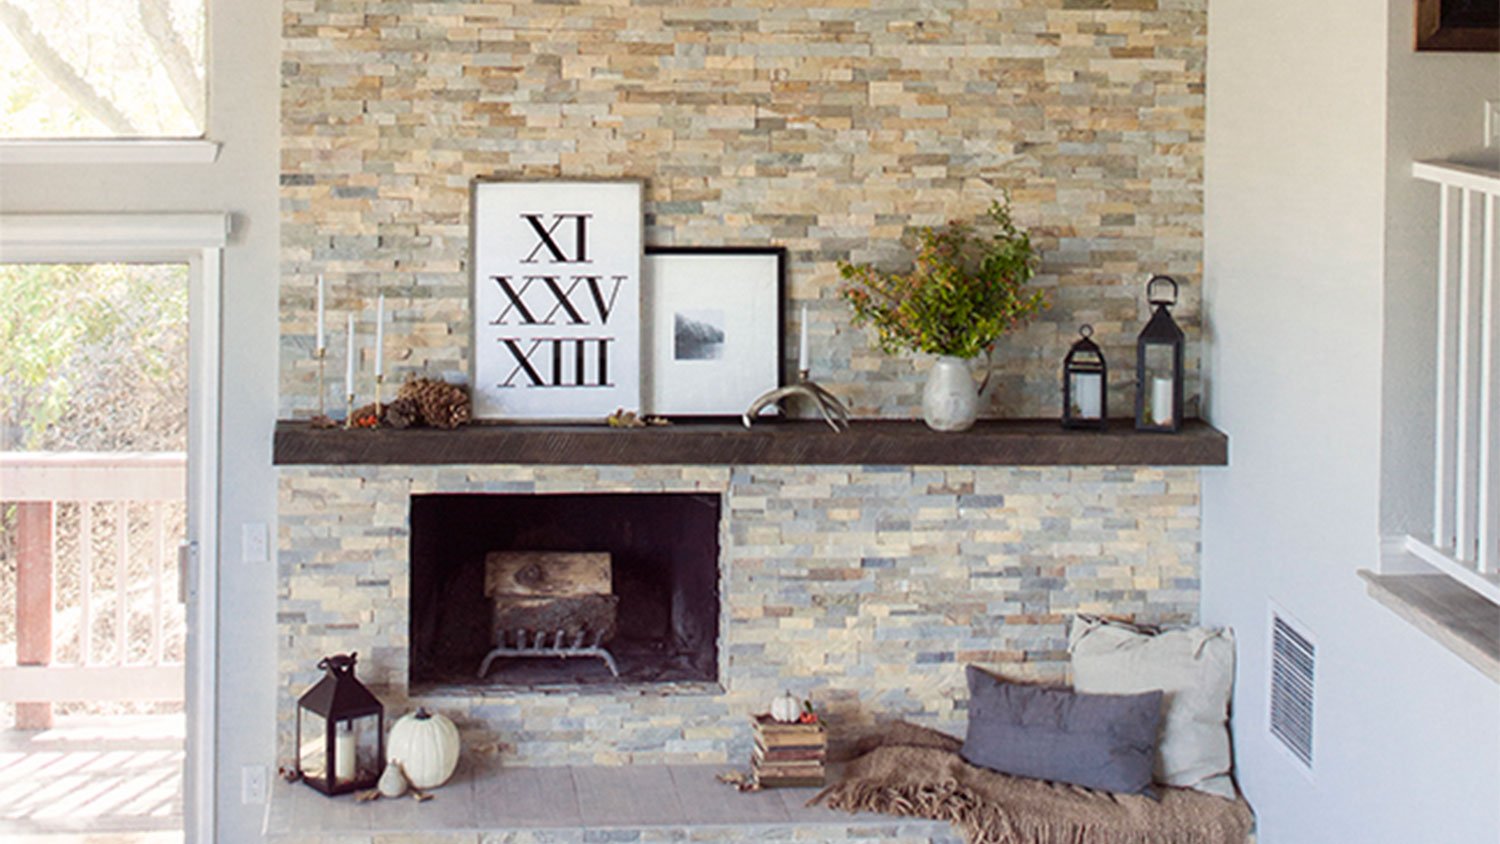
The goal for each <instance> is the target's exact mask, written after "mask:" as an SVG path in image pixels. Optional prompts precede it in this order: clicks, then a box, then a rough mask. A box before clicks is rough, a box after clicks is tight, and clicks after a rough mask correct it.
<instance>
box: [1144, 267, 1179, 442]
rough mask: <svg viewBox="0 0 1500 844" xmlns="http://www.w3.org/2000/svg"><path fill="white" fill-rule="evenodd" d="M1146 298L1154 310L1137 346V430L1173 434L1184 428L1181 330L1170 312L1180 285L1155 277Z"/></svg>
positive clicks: (1147, 287)
mask: <svg viewBox="0 0 1500 844" xmlns="http://www.w3.org/2000/svg"><path fill="white" fill-rule="evenodd" d="M1167 285H1171V287H1172V292H1171V297H1170V298H1167V296H1166V286H1167ZM1146 299H1147V300H1148V301H1149V302H1150V303H1151V304H1152V306H1153V307H1154V308H1155V310H1154V311H1152V313H1151V319H1150V320H1149V321H1147V323H1146V327H1145V328H1143V329H1141V336H1140V337H1139V338H1138V339H1137V340H1136V344H1135V429H1136V430H1137V431H1166V432H1173V431H1177V430H1179V429H1181V428H1182V339H1183V338H1182V329H1181V328H1178V327H1177V323H1176V322H1174V321H1173V320H1172V314H1171V312H1170V311H1169V310H1168V308H1170V307H1172V306H1173V305H1175V304H1177V282H1176V281H1175V280H1173V279H1172V278H1171V277H1169V276H1164V275H1158V276H1152V277H1151V280H1150V281H1148V282H1146Z"/></svg>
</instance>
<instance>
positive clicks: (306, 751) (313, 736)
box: [297, 654, 385, 795]
mask: <svg viewBox="0 0 1500 844" xmlns="http://www.w3.org/2000/svg"><path fill="white" fill-rule="evenodd" d="M356 656H357V654H348V655H345V654H338V655H335V656H329V657H324V658H323V660H322V661H321V662H319V663H318V667H319V668H321V669H323V670H324V671H325V672H326V673H325V674H324V675H323V679H321V680H319V681H318V683H317V685H315V686H313V687H312V688H311V689H308V690H307V693H306V694H304V695H303V696H302V697H301V698H300V699H299V700H298V701H297V773H298V774H300V775H301V777H302V781H303V782H305V783H307V784H308V785H310V786H312V787H313V788H315V789H317V790H318V791H321V792H323V793H324V794H328V795H334V794H346V793H348V792H350V791H354V790H356V789H364V788H373V787H374V786H375V783H376V781H377V780H379V778H380V771H381V767H382V763H383V762H384V761H385V707H383V706H381V705H380V701H378V700H376V699H375V696H374V695H372V694H370V690H369V689H367V688H365V686H364V684H363V683H361V682H359V680H357V679H356V678H355V677H354V661H355V657H356Z"/></svg>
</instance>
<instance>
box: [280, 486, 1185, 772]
mask: <svg viewBox="0 0 1500 844" xmlns="http://www.w3.org/2000/svg"><path fill="white" fill-rule="evenodd" d="M280 475H281V479H280V524H279V538H278V542H279V553H278V565H279V582H278V593H279V594H278V615H277V619H278V631H279V636H278V639H279V641H280V644H281V647H280V654H279V673H280V676H281V677H282V678H283V682H282V688H281V698H280V707H279V724H280V748H281V752H282V754H283V755H284V756H288V757H289V754H290V748H291V744H292V742H291V729H292V718H293V713H294V708H293V704H294V701H295V698H296V695H297V694H299V693H300V692H301V691H302V690H303V689H305V688H306V687H307V686H309V685H311V683H313V682H314V681H315V680H316V679H317V676H318V672H317V670H316V664H317V661H318V659H319V658H320V657H321V656H323V655H325V654H328V653H335V652H347V651H351V650H352V651H358V652H359V654H360V676H361V678H363V679H364V680H365V681H366V682H367V683H370V684H372V685H373V686H374V687H376V689H377V691H378V693H379V694H380V695H381V696H382V699H383V700H385V701H386V703H387V705H388V706H389V707H390V708H391V709H392V710H394V711H401V710H404V709H406V708H408V707H411V706H412V705H413V704H414V701H413V700H412V699H411V696H410V693H409V689H408V688H407V685H406V675H407V670H406V669H407V658H408V655H407V645H408V624H407V618H408V598H409V591H410V590H409V579H408V575H407V559H408V550H409V542H410V536H409V532H408V526H407V511H408V506H409V505H408V498H409V496H410V495H412V494H422V493H430V492H509V493H530V492H538V493H544V492H609V491H618V492H687V491H692V492H715V493H719V494H721V495H723V496H724V499H723V512H724V518H723V522H722V534H721V546H722V548H721V563H720V566H721V569H720V578H721V580H720V590H719V592H720V595H721V600H722V601H723V605H722V607H721V614H720V617H721V630H720V642H719V648H720V678H719V683H717V684H712V683H710V684H699V685H695V686H678V687H674V688H672V689H667V690H663V689H658V688H654V687H643V688H631V687H626V688H617V689H613V690H609V691H600V690H598V689H590V690H587V691H570V692H555V693H540V692H520V691H514V690H512V691H504V690H493V691H487V692H484V693H482V694H481V693H473V694H468V695H465V694H458V695H456V696H455V695H451V694H445V695H443V696H441V697H429V698H423V699H421V702H423V703H426V704H427V705H429V706H435V707H437V708H439V709H440V710H441V711H443V712H444V713H445V714H448V715H450V716H452V717H454V718H455V719H456V720H457V721H458V722H459V723H460V726H461V729H462V730H463V731H464V733H465V737H466V741H467V742H468V743H469V746H470V747H471V748H480V747H482V746H485V745H491V744H493V745H495V746H498V747H499V748H501V751H500V752H501V753H502V754H503V758H504V759H505V760H506V761H516V762H520V763H530V764H547V765H558V764H580V765H587V764H629V763H649V764H663V763H687V762H715V763H738V762H739V761H741V760H743V759H745V758H747V757H748V755H749V753H750V731H749V729H748V728H747V727H746V725H745V716H746V715H747V714H749V713H751V712H754V711H762V710H763V709H764V708H765V707H766V705H767V703H768V702H769V700H770V698H771V697H772V696H773V695H775V694H776V693H778V692H780V691H781V690H782V689H784V688H787V687H789V686H790V687H791V688H794V689H796V690H797V691H798V693H799V694H803V695H806V696H808V697H811V698H812V699H813V701H814V702H815V703H816V705H817V707H818V711H819V713H820V714H822V715H824V716H825V718H826V720H827V721H828V723H829V725H830V728H831V731H832V732H831V738H832V743H833V744H834V746H835V748H836V749H837V748H839V747H841V746H847V745H848V743H849V742H850V741H852V740H854V739H855V738H857V737H858V736H859V735H860V734H861V733H862V732H864V731H866V730H867V729H868V728H870V727H871V726H872V725H873V724H874V722H875V719H876V718H877V717H880V718H890V717H902V718H907V719H911V720H914V721H917V722H919V723H924V724H928V725H932V726H936V727H939V728H945V729H949V730H959V729H961V728H962V724H963V719H964V712H963V705H964V701H965V700H966V698H967V694H966V692H965V691H964V679H963V666H964V665H965V664H966V663H970V662H973V663H979V664H982V665H986V666H990V667H992V668H998V669H1000V670H1002V671H1004V672H1006V673H1007V674H1010V675H1015V676H1023V677H1038V678H1052V679H1057V678H1061V677H1063V676H1064V675H1065V673H1066V659H1067V655H1066V646H1067V640H1066V622H1067V619H1068V617H1069V616H1070V615H1071V614H1073V613H1075V612H1109V613H1120V614H1131V615H1134V616H1136V617H1137V618H1139V619H1141V620H1143V621H1150V622H1159V623H1183V622H1191V621H1193V620H1195V617H1196V612H1197V604H1198V536H1199V517H1198V501H1199V499H1198V471H1197V470H1196V469H1191V468H1183V469H1154V468H1113V469H1111V468H1066V467H1059V468H955V467H860V466H835V467H809V468H799V467H745V468H734V469H730V468H724V467H677V466H646V467H599V468H591V467H546V466H540V467H537V466H524V467H523V466H485V467H411V466H380V467H373V466H372V467H348V466H327V467H305V466H294V467H283V468H282V469H281V473H280ZM666 692H671V693H670V694H669V693H666Z"/></svg>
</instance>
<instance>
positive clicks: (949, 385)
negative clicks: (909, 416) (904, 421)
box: [922, 355, 989, 431]
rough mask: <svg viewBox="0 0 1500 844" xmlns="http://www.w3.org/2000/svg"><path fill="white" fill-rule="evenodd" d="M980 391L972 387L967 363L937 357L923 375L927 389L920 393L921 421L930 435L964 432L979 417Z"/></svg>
mask: <svg viewBox="0 0 1500 844" xmlns="http://www.w3.org/2000/svg"><path fill="white" fill-rule="evenodd" d="M988 382H989V375H988V373H986V375H985V383H988ZM983 389H984V384H975V383H974V373H973V369H972V368H971V367H970V365H969V361H968V359H966V358H956V357H952V356H950V355H940V356H939V357H938V359H937V360H936V361H935V362H934V363H933V364H932V370H931V371H930V372H928V373H927V386H926V387H925V388H923V390H922V419H923V420H924V421H926V422H927V427H929V428H931V429H932V430H934V431H967V430H969V428H971V427H973V425H974V419H975V418H976V417H977V416H978V415H979V393H980V391H982V390H983Z"/></svg>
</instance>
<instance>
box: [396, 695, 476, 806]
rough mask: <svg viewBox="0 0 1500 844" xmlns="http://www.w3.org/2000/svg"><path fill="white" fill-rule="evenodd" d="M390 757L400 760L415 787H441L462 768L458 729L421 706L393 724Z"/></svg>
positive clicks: (402, 767)
mask: <svg viewBox="0 0 1500 844" xmlns="http://www.w3.org/2000/svg"><path fill="white" fill-rule="evenodd" d="M386 746H387V750H386V759H387V761H389V762H398V763H400V765H401V770H402V771H403V772H404V773H405V774H406V779H407V780H408V781H409V782H410V783H411V786H412V787H413V788H437V787H438V786H440V785H442V784H443V783H445V782H447V781H448V778H449V777H451V776H453V769H454V768H456V767H458V728H457V727H455V726H453V722H452V721H450V720H448V719H447V718H444V717H443V716H442V715H438V714H435V713H431V712H428V711H427V710H426V709H425V708H421V707H419V708H418V709H417V711H416V712H414V713H412V714H411V715H406V716H403V717H402V718H401V719H400V720H398V721H396V725H395V726H393V727H391V738H390V741H389V742H387V743H386Z"/></svg>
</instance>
